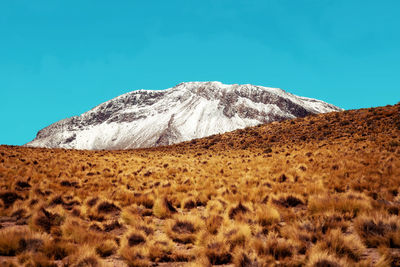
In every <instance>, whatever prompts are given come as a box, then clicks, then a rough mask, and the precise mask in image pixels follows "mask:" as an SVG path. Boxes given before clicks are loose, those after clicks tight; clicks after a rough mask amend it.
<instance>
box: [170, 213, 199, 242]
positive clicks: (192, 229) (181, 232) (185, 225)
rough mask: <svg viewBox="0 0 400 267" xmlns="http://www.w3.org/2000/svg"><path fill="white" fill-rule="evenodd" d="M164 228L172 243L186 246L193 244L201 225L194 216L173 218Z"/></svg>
mask: <svg viewBox="0 0 400 267" xmlns="http://www.w3.org/2000/svg"><path fill="white" fill-rule="evenodd" d="M166 226H167V228H166V233H167V235H168V236H169V237H170V238H171V239H172V240H173V241H175V242H178V243H183V244H187V243H194V242H195V240H196V235H197V233H198V232H199V231H200V229H202V228H203V223H202V221H201V219H200V218H197V217H195V216H175V217H174V218H173V219H172V220H170V221H168V223H167V225H166Z"/></svg>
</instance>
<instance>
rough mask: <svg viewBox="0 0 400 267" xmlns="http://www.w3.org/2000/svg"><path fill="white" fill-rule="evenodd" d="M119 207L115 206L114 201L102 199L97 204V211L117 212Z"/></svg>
mask: <svg viewBox="0 0 400 267" xmlns="http://www.w3.org/2000/svg"><path fill="white" fill-rule="evenodd" d="M120 211H121V209H120V208H119V207H117V206H116V205H115V204H114V203H111V202H108V201H103V202H101V203H100V204H99V205H98V206H97V212H98V213H106V214H108V213H118V212H120Z"/></svg>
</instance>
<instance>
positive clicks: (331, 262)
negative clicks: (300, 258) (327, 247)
mask: <svg viewBox="0 0 400 267" xmlns="http://www.w3.org/2000/svg"><path fill="white" fill-rule="evenodd" d="M306 266H307V267H345V266H348V264H347V263H346V262H344V261H343V260H341V259H340V258H338V257H335V256H333V255H331V254H328V253H327V252H323V251H317V250H313V251H312V253H310V257H309V259H308V262H307V264H306Z"/></svg>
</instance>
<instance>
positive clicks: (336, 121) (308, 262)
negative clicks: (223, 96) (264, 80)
mask: <svg viewBox="0 0 400 267" xmlns="http://www.w3.org/2000/svg"><path fill="white" fill-rule="evenodd" d="M399 186H400V106H399V105H395V106H387V107H379V108H373V109H361V110H354V111H345V112H340V113H329V114H322V115H314V116H309V117H306V118H299V119H295V120H287V121H282V122H279V123H271V124H267V125H262V126H258V127H252V128H247V129H243V130H238V131H234V132H231V133H226V134H222V135H215V136H211V137H208V138H203V139H199V140H193V141H190V142H185V143H182V144H178V145H173V146H168V147H159V148H151V149H140V150H130V151H77V150H63V149H40V148H25V147H13V146H0V226H1V227H0V257H1V259H0V261H2V260H4V259H6V260H5V261H7V259H9V264H11V262H12V261H14V262H15V264H17V265H18V264H19V265H26V266H52V264H54V263H57V264H60V263H63V264H66V265H72V266H108V265H110V264H111V265H112V264H121V265H122V264H126V265H128V266H152V265H154V264H158V263H168V264H170V265H173V264H174V263H178V262H181V263H182V262H185V263H186V264H187V265H188V266H189V265H193V266H209V265H219V264H231V265H234V266H269V265H279V266H370V265H371V264H372V265H377V266H388V265H389V266H390V265H392V266H395V265H396V264H397V263H398V262H400V260H399V259H400V257H399V256H398V255H399V254H398V249H399V248H400V220H399V217H398V216H399V210H400V194H399V190H400V188H399ZM4 264H6V263H4Z"/></svg>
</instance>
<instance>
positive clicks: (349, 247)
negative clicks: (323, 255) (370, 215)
mask: <svg viewBox="0 0 400 267" xmlns="http://www.w3.org/2000/svg"><path fill="white" fill-rule="evenodd" d="M316 246H317V247H318V248H320V250H321V251H328V252H329V253H330V254H336V255H337V256H338V257H339V258H342V257H347V258H349V259H350V260H352V261H355V262H358V261H359V260H360V259H361V255H362V254H363V252H364V249H365V247H364V245H363V244H362V243H361V241H360V240H359V239H358V238H357V237H356V236H354V235H344V234H343V233H342V232H341V231H340V230H339V229H335V230H331V231H329V232H328V233H327V234H326V235H325V237H324V239H323V240H321V241H320V242H318V243H317V245H316Z"/></svg>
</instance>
